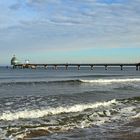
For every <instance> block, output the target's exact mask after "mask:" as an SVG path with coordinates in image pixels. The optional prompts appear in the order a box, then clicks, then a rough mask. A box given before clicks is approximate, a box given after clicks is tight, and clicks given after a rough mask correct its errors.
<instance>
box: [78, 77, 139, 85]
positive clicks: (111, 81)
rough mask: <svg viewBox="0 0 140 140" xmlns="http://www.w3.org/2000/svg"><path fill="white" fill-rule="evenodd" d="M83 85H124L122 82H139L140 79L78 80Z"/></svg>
mask: <svg viewBox="0 0 140 140" xmlns="http://www.w3.org/2000/svg"><path fill="white" fill-rule="evenodd" d="M80 81H81V82H83V83H105V84H106V83H108V84H110V83H124V82H140V78H128V79H97V80H82V79H81V80H80Z"/></svg>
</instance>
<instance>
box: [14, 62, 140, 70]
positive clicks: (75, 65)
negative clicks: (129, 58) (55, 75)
mask: <svg viewBox="0 0 140 140" xmlns="http://www.w3.org/2000/svg"><path fill="white" fill-rule="evenodd" d="M38 67H44V68H45V69H47V68H48V67H54V69H55V70H57V68H58V67H65V69H66V70H68V68H69V67H77V69H78V70H80V68H81V67H89V68H90V69H91V70H93V69H94V67H104V69H105V70H107V69H108V67H120V69H121V70H123V68H124V67H136V70H137V71H138V70H140V63H95V64H92V63H89V64H88V63H87V64H78V63H66V64H64V63H62V64H61V63H60V64H55V63H54V64H30V63H28V64H14V65H13V68H23V69H24V68H31V69H36V68H38Z"/></svg>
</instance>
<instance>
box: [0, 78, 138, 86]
mask: <svg viewBox="0 0 140 140" xmlns="http://www.w3.org/2000/svg"><path fill="white" fill-rule="evenodd" d="M126 82H140V78H124V79H123V78H122V79H121V78H120V79H118V78H116V79H111V78H110V79H93V80H89V79H88V80H87V79H73V80H71V79H70V80H58V81H43V80H42V81H24V82H23V81H22V82H21V81H11V82H0V85H29V84H56V83H57V84H69V83H74V84H76V83H77V84H79V83H98V84H111V83H126Z"/></svg>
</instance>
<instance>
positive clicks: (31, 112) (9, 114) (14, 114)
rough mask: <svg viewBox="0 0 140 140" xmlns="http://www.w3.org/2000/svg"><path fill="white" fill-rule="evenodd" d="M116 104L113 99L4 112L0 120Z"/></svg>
mask: <svg viewBox="0 0 140 140" xmlns="http://www.w3.org/2000/svg"><path fill="white" fill-rule="evenodd" d="M117 103H118V102H117V101H116V100H115V99H114V100H111V101H107V102H97V103H93V104H92V103H90V104H76V105H73V106H66V107H62V106H60V107H57V108H48V109H44V108H43V109H34V110H28V109H26V110H23V111H18V112H4V113H2V114H1V116H0V120H17V119H26V118H40V117H44V116H48V115H56V114H61V113H70V112H82V111H84V110H86V109H94V108H98V107H109V106H111V105H113V104H117Z"/></svg>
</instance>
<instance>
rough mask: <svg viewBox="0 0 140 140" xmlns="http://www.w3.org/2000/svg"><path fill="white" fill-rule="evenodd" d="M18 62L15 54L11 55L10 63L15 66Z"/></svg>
mask: <svg viewBox="0 0 140 140" xmlns="http://www.w3.org/2000/svg"><path fill="white" fill-rule="evenodd" d="M18 64H19V60H18V59H17V58H16V56H15V55H13V57H12V59H11V65H13V66H15V65H18Z"/></svg>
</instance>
